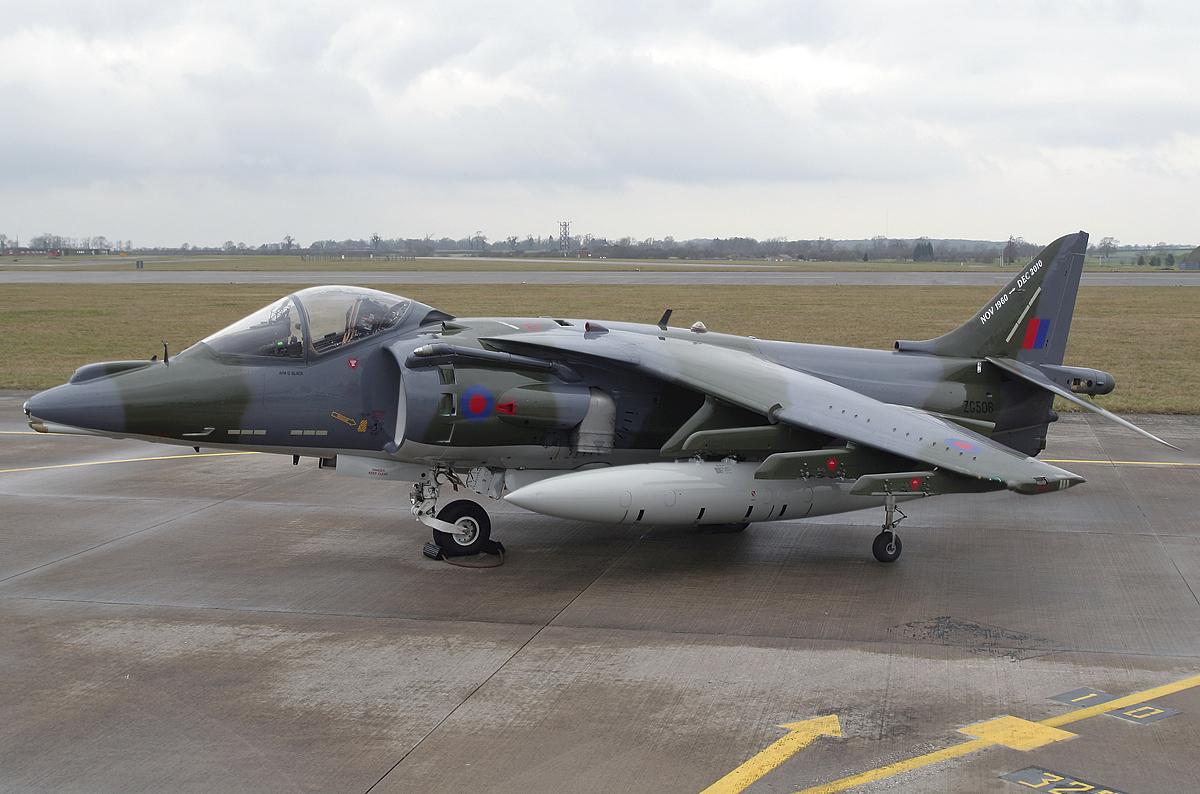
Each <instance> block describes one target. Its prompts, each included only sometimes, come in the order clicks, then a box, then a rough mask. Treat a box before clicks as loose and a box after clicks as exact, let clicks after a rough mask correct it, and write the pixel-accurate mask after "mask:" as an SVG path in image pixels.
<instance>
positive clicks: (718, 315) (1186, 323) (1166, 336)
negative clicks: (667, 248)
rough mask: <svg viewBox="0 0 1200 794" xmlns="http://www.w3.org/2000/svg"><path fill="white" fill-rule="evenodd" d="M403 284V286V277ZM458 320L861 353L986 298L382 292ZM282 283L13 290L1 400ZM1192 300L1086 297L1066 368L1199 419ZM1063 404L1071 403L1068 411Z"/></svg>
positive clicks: (1199, 323) (662, 291)
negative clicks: (658, 330)
mask: <svg viewBox="0 0 1200 794" xmlns="http://www.w3.org/2000/svg"><path fill="white" fill-rule="evenodd" d="M397 281H398V282H402V281H403V278H402V277H401V278H398V279H397ZM380 288H382V289H387V290H389V291H391V292H395V293H398V294H401V295H407V296H408V297H411V298H415V299H417V300H419V301H422V302H424V303H428V304H430V305H432V306H436V307H438V308H440V309H443V310H445V311H448V312H451V313H453V314H455V315H458V316H460V317H470V316H480V315H488V316H504V315H523V316H537V315H549V314H553V315H555V316H559V317H576V318H585V319H613V320H628V321H635V322H646V323H653V322H656V321H657V320H658V318H659V317H660V316H661V315H662V313H663V310H664V309H666V308H673V309H674V310H675V314H674V319H673V324H675V325H680V326H686V325H690V324H691V323H693V322H695V321H696V320H703V321H704V323H705V324H706V325H707V326H708V327H709V329H710V330H713V331H722V332H728V333H737V334H749V335H754V336H758V337H762V338H772V339H787V340H792V341H802V342H817V343H822V344H835V345H848V346H854V347H870V348H884V349H887V348H890V347H891V345H892V342H893V341H895V340H896V339H897V338H902V339H925V338H929V337H932V336H936V335H938V334H941V333H944V332H945V331H948V330H950V329H951V328H953V327H955V326H957V325H958V324H959V323H961V322H962V321H964V320H966V319H967V318H968V317H970V316H971V315H973V314H974V313H975V311H976V310H977V309H978V308H979V306H981V305H982V304H983V303H984V302H985V301H986V300H988V299H989V298H990V297H991V296H992V294H993V292H994V289H993V288H991V287H822V286H817V287H814V286H797V287H754V286H746V287H736V286H734V287H721V288H719V289H714V288H712V287H704V286H657V287H652V288H647V287H643V286H588V287H587V288H580V287H573V286H543V285H513V286H495V285H488V286H486V287H484V286H477V285H436V286H424V285H422V286H417V285H404V284H402V283H398V284H397V285H396V286H393V287H390V288H389V287H380ZM287 291H288V288H287V287H285V286H280V285H269V284H264V285H167V284H151V285H139V286H136V287H131V286H118V285H112V286H108V285H100V286H97V285H76V284H62V285H41V284H36V285H35V284H10V285H6V286H5V287H4V290H3V294H2V296H0V339H3V340H4V343H3V345H2V346H0V388H6V389H41V388H46V387H49V386H53V385H55V384H58V383H62V382H63V381H65V380H66V379H67V378H68V377H69V376H70V374H71V372H72V371H73V370H74V369H75V368H76V367H78V366H80V365H82V364H86V363H89V362H93V361H106V360H117V359H148V358H150V356H152V355H155V354H159V355H161V354H162V344H161V342H160V340H166V341H167V342H169V343H170V344H171V350H172V351H174V352H178V351H180V350H183V349H184V348H185V347H187V346H188V345H190V344H192V343H193V342H196V341H198V340H199V339H201V338H203V337H205V336H207V335H208V334H210V333H212V332H214V331H216V330H219V329H220V328H222V327H224V326H225V325H227V324H229V323H231V322H233V321H235V320H237V319H239V318H240V317H243V316H245V315H246V314H249V313H250V312H251V311H253V310H255V309H258V308H260V307H261V306H264V305H266V304H267V303H270V302H271V301H273V300H275V299H276V298H278V297H281V296H282V295H284V294H285V293H286V292H287ZM1196 300H1197V295H1196V292H1195V291H1194V290H1192V289H1187V288H1179V289H1164V288H1150V287H1142V288H1139V287H1130V288H1118V287H1091V288H1088V287H1084V288H1082V289H1081V290H1080V294H1079V300H1078V303H1077V307H1076V313H1075V322H1074V324H1073V326H1072V334H1071V339H1070V344H1069V346H1068V350H1067V362H1066V363H1068V364H1076V365H1079V366H1089V367H1096V368H1097V369H1102V370H1105V371H1107V372H1110V373H1112V374H1113V375H1114V376H1115V377H1116V381H1117V390H1116V392H1115V393H1114V394H1112V395H1109V396H1106V397H1101V398H1099V402H1100V404H1101V405H1103V406H1104V407H1106V408H1109V409H1110V410H1114V411H1119V412H1126V413H1189V414H1194V413H1200V366H1198V365H1197V356H1196V351H1197V350H1200V313H1198V312H1197V310H1196V309H1197V306H1196ZM1065 409H1066V406H1065V405H1064V410H1065Z"/></svg>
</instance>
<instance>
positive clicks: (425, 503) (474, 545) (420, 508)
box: [409, 469, 504, 560]
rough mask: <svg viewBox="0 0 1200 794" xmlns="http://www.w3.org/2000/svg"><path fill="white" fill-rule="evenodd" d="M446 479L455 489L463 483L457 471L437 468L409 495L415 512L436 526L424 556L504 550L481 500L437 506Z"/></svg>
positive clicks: (456, 555) (463, 555)
mask: <svg viewBox="0 0 1200 794" xmlns="http://www.w3.org/2000/svg"><path fill="white" fill-rule="evenodd" d="M445 483H450V484H451V485H453V486H454V490H456V491H457V490H458V486H460V485H462V481H461V480H460V479H459V478H458V475H456V474H455V473H454V472H452V471H450V470H449V469H435V470H434V471H433V472H431V473H430V475H428V476H427V477H425V478H423V479H421V480H419V481H418V482H415V483H413V490H412V494H411V495H410V497H409V499H410V500H411V501H412V513H413V515H414V516H416V518H417V520H418V521H420V522H421V523H422V524H424V525H425V526H427V527H429V528H430V529H432V530H433V542H432V543H427V544H426V545H425V556H426V557H429V558H430V559H434V560H440V559H444V558H446V557H466V556H469V555H472V554H479V553H480V552H486V553H488V554H501V553H503V551H504V546H503V545H501V544H500V542H499V541H494V540H492V539H491V536H492V521H491V519H490V518H489V517H488V514H487V511H486V510H485V509H484V508H483V507H482V506H481V505H480V504H479V503H477V502H473V501H471V500H470V499H456V500H454V501H453V502H451V503H450V504H448V505H446V506H445V507H443V508H442V509H441V510H438V509H437V500H438V495H439V492H440V489H441V486H442V485H444V484H445Z"/></svg>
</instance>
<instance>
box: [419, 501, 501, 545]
mask: <svg viewBox="0 0 1200 794" xmlns="http://www.w3.org/2000/svg"><path fill="white" fill-rule="evenodd" d="M437 517H438V520H439V521H445V522H446V523H447V524H454V525H455V526H456V527H458V531H457V532H442V531H441V530H438V529H435V530H433V541H434V543H436V544H437V545H438V546H440V547H441V549H442V553H443V554H444V555H446V556H447V557H466V556H468V555H471V554H478V553H479V552H481V551H489V552H490V551H491V548H492V547H493V546H494V545H495V544H493V543H492V541H491V536H492V520H491V519H490V518H488V514H487V511H486V510H484V509H483V508H482V507H481V506H480V505H479V504H477V503H476V502H472V501H471V500H470V499H459V500H457V501H454V502H451V503H450V504H448V505H446V506H445V507H443V508H442V509H441V510H440V511H438V514H437ZM493 553H494V552H493Z"/></svg>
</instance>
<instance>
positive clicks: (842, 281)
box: [0, 269, 1200, 287]
mask: <svg viewBox="0 0 1200 794" xmlns="http://www.w3.org/2000/svg"><path fill="white" fill-rule="evenodd" d="M1012 277H1013V273H999V272H982V273H981V272H977V271H969V270H968V271H963V272H953V271H949V272H936V273H912V272H862V271H847V272H837V271H830V272H776V271H737V272H734V271H729V272H708V271H694V272H675V271H662V270H656V271H635V270H624V271H599V270H568V271H541V270H530V271H525V270H470V271H449V270H447V271H425V270H390V271H389V270H361V271H346V270H328V271H297V270H278V271H273V270H260V271H236V270H181V271H166V270H164V271H154V270H48V269H46V270H37V271H34V270H29V271H18V270H0V284H647V285H654V284H674V285H706V284H711V285H714V286H722V285H729V284H734V285H751V286H753V285H767V286H772V285H782V286H786V285H806V284H807V285H813V286H856V285H862V286H946V287H957V286H968V287H970V286H987V285H994V286H997V287H999V286H1003V285H1004V284H1007V283H1008V282H1009V281H1010V280H1011V279H1012ZM1080 283H1081V284H1082V285H1083V286H1085V287H1200V271H1196V272H1171V273H1084V274H1083V278H1082V279H1081V281H1080Z"/></svg>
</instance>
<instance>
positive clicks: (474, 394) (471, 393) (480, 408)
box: [460, 386, 496, 422]
mask: <svg viewBox="0 0 1200 794" xmlns="http://www.w3.org/2000/svg"><path fill="white" fill-rule="evenodd" d="M495 408H496V398H495V397H493V396H492V393H491V392H490V391H488V389H487V387H485V386H472V387H471V388H469V389H467V390H465V391H464V392H463V393H462V402H461V403H460V410H461V412H462V415H463V416H464V417H465V418H466V419H467V420H468V421H471V422H479V421H481V420H483V419H487V418H488V417H489V416H491V415H492V411H494V410H495Z"/></svg>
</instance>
